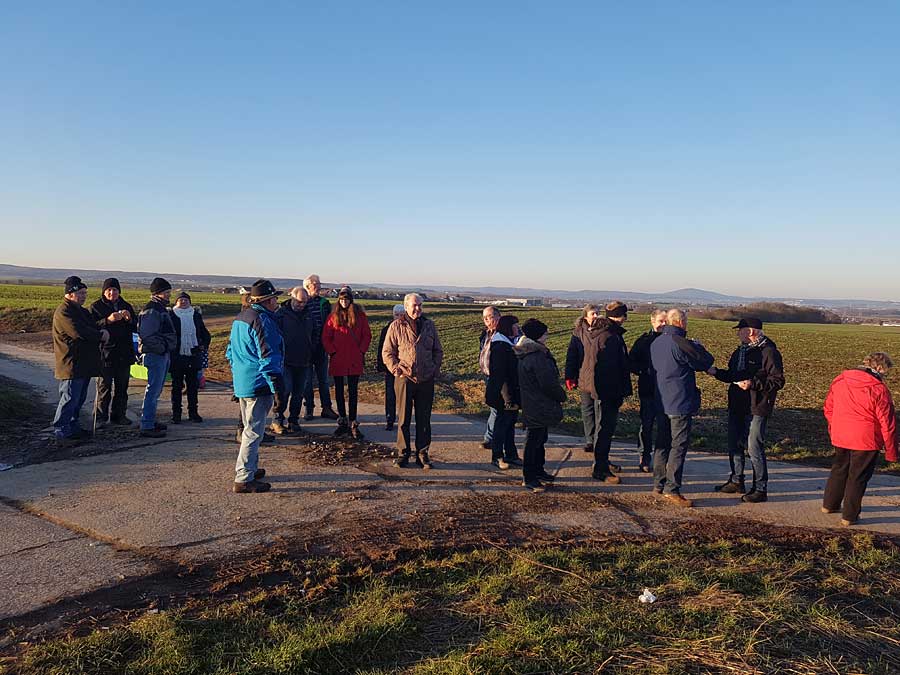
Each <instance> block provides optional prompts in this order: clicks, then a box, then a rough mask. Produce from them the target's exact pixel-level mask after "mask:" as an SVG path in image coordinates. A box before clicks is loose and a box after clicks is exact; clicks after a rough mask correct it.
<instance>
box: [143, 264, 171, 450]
mask: <svg viewBox="0 0 900 675" xmlns="http://www.w3.org/2000/svg"><path fill="white" fill-rule="evenodd" d="M171 295H172V284H170V283H169V282H168V281H166V280H165V279H163V278H162V277H156V278H155V279H154V280H153V281H151V282H150V302H148V303H147V304H146V305H144V309H142V310H141V314H140V316H139V317H138V351H139V352H140V353H141V356H142V357H143V364H144V367H145V368H146V369H147V388H146V389H145V390H144V404H143V406H142V408H141V436H147V437H149V438H161V437H162V436H165V435H166V425H164V424H159V423H158V422H157V421H156V405H157V403H158V402H159V395H160V394H161V393H162V389H163V385H164V384H165V382H166V373H167V372H168V371H169V362H170V358H171V354H172V352H174V351H175V347H176V346H177V345H178V335H177V334H176V333H175V325H174V324H173V323H172V319H171V317H170V316H169V312H168V311H166V306H167V305H168V304H169V297H170V296H171Z"/></svg>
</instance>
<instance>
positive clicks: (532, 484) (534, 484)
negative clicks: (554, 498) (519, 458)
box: [522, 478, 547, 493]
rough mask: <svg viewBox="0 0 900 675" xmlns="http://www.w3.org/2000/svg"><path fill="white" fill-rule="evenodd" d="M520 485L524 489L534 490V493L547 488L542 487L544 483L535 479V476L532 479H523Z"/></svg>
mask: <svg viewBox="0 0 900 675" xmlns="http://www.w3.org/2000/svg"><path fill="white" fill-rule="evenodd" d="M522 487H523V488H525V489H526V490H531V491H532V492H535V493H541V492H545V491H546V490H547V488H545V487H544V485H543V484H542V483H541V481H539V480H537V479H536V478H535V479H533V480H529V481H524V480H523V481H522Z"/></svg>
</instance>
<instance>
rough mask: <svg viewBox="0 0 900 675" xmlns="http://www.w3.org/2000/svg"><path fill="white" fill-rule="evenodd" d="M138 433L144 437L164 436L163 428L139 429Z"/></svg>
mask: <svg viewBox="0 0 900 675" xmlns="http://www.w3.org/2000/svg"><path fill="white" fill-rule="evenodd" d="M140 435H141V436H143V437H144V438H165V437H166V432H165V429H141V431H140Z"/></svg>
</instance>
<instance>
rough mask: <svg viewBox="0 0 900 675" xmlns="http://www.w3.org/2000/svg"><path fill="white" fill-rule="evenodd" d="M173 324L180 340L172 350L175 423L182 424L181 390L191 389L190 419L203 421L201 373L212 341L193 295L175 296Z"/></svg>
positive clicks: (173, 412)
mask: <svg viewBox="0 0 900 675" xmlns="http://www.w3.org/2000/svg"><path fill="white" fill-rule="evenodd" d="M169 316H170V317H171V319H172V325H173V326H175V335H176V336H177V338H178V339H177V342H176V345H175V351H174V352H173V353H172V357H171V358H172V364H171V371H172V422H173V423H174V424H181V410H182V408H181V393H182V391H183V389H184V388H185V387H186V388H187V405H188V419H189V420H190V421H191V422H202V421H203V418H202V417H200V412H199V411H198V409H197V407H198V395H197V394H198V391H199V389H200V378H199V376H198V373H199V372H200V368H201V366H202V365H203V352H204V351H205V350H207V349H209V343H210V341H211V339H210V335H209V331H208V330H207V329H206V324H204V323H203V315H202V314H201V313H200V309H199V308H197V307H193V306H192V305H191V296H190V295H189V294H188V293H187V292H186V291H181V293H179V294H178V297H177V298H176V299H175V306H174V307H173V308H172V309H170V310H169Z"/></svg>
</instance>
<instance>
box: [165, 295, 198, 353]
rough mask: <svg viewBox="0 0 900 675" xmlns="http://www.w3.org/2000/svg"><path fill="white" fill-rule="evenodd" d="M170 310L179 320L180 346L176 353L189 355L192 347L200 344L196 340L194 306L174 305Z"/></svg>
mask: <svg viewBox="0 0 900 675" xmlns="http://www.w3.org/2000/svg"><path fill="white" fill-rule="evenodd" d="M172 311H173V312H175V316H177V317H178V320H179V321H180V322H181V348H180V349H179V350H178V353H179V354H181V355H182V356H190V355H191V352H192V350H193V349H194V347H196V346H198V345H199V344H200V343H199V342H197V327H196V326H195V325H194V308H193V307H185V308H184V309H181V308H179V307H174V308H173V309H172Z"/></svg>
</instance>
